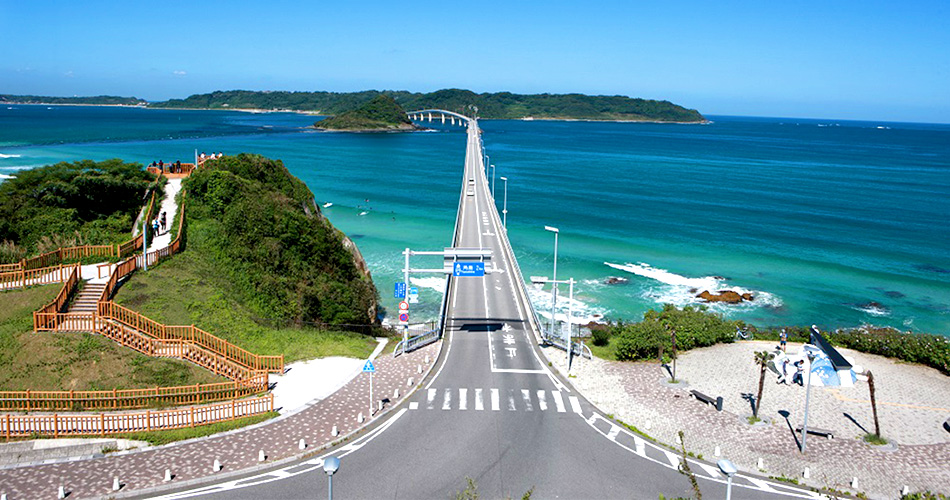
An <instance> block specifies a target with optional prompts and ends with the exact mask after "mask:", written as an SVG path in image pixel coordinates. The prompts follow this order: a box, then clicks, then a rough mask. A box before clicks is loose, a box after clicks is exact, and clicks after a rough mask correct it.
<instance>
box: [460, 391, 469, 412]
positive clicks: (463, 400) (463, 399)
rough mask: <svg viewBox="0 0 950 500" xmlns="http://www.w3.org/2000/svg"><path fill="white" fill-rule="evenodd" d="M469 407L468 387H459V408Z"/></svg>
mask: <svg viewBox="0 0 950 500" xmlns="http://www.w3.org/2000/svg"><path fill="white" fill-rule="evenodd" d="M467 409H468V389H465V388H461V389H459V410H467Z"/></svg>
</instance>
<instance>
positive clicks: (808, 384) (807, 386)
mask: <svg viewBox="0 0 950 500" xmlns="http://www.w3.org/2000/svg"><path fill="white" fill-rule="evenodd" d="M807 355H808V375H807V377H808V378H806V379H805V421H804V423H802V453H803V454H804V453H805V440H806V438H807V437H808V398H809V396H810V395H811V366H812V363H814V362H815V355H814V354H812V353H811V352H809V353H808V354H807Z"/></svg>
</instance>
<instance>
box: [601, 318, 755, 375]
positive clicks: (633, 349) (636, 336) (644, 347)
mask: <svg viewBox="0 0 950 500" xmlns="http://www.w3.org/2000/svg"><path fill="white" fill-rule="evenodd" d="M740 324H741V323H740V322H736V321H726V320H724V319H723V318H722V317H721V316H719V315H718V314H713V313H710V312H708V311H706V309H705V308H702V307H701V308H698V309H694V308H692V307H690V306H687V307H684V308H683V309H678V308H676V307H675V306H673V305H671V304H666V305H664V306H663V309H662V310H660V311H656V310H652V309H651V310H649V311H647V312H646V314H645V315H644V317H643V321H641V322H639V323H628V324H617V325H614V326H612V327H611V334H612V335H615V336H616V337H617V339H616V340H615V342H616V344H617V359H618V360H620V361H626V360H635V359H656V358H658V357H660V355H661V354H666V353H669V352H671V351H672V349H673V342H672V338H671V334H670V332H671V331H672V330H675V331H676V348H677V350H678V351H687V350H689V349H693V348H696V347H706V346H710V345H714V344H719V343H723V342H732V341H733V339H734V337H735V329H736V326H737V325H740Z"/></svg>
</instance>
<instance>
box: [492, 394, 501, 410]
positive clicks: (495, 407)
mask: <svg viewBox="0 0 950 500" xmlns="http://www.w3.org/2000/svg"><path fill="white" fill-rule="evenodd" d="M491 409H492V411H498V410H500V409H501V405H500V404H499V398H498V389H492V390H491Z"/></svg>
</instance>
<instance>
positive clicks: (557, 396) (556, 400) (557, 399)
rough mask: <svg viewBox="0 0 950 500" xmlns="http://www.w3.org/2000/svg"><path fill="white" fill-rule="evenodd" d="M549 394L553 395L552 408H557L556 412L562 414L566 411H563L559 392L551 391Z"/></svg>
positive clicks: (562, 402) (562, 401)
mask: <svg viewBox="0 0 950 500" xmlns="http://www.w3.org/2000/svg"><path fill="white" fill-rule="evenodd" d="M551 394H553V395H554V406H556V407H557V412H558V413H564V412H565V411H567V410H565V409H564V400H563V399H561V391H551Z"/></svg>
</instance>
